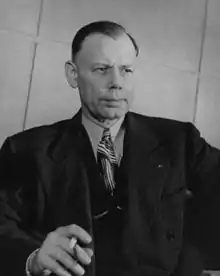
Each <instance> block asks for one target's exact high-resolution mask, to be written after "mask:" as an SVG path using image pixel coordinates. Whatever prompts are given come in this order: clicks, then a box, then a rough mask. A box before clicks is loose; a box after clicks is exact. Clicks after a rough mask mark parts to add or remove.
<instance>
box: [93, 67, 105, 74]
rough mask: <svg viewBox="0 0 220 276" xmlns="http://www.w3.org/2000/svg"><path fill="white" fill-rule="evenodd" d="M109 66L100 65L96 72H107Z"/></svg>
mask: <svg viewBox="0 0 220 276" xmlns="http://www.w3.org/2000/svg"><path fill="white" fill-rule="evenodd" d="M107 69H108V68H106V67H98V68H95V69H94V71H95V72H99V73H105V72H106V71H107Z"/></svg>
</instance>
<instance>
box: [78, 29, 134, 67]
mask: <svg viewBox="0 0 220 276" xmlns="http://www.w3.org/2000/svg"><path fill="white" fill-rule="evenodd" d="M135 60H136V52H135V48H134V45H133V43H132V41H131V39H130V38H129V37H128V36H127V35H126V34H121V35H118V36H117V37H110V36H107V35H103V34H93V35H90V36H88V37H87V38H86V39H85V40H84V42H83V45H82V48H81V50H80V52H79V53H78V56H77V60H76V61H77V64H78V65H79V66H80V65H85V64H92V63H107V64H121V65H122V64H123V65H126V64H130V65H132V64H133V63H134V61H135Z"/></svg>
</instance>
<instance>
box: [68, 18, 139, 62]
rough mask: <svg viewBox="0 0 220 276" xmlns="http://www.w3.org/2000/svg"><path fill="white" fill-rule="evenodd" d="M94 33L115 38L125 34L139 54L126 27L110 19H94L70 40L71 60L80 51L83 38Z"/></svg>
mask: <svg viewBox="0 0 220 276" xmlns="http://www.w3.org/2000/svg"><path fill="white" fill-rule="evenodd" d="M95 34H100V35H104V36H107V37H111V38H113V39H117V38H118V37H120V36H122V35H126V36H127V37H128V38H129V39H130V40H131V42H132V44H133V47H134V50H135V53H136V56H138V54H139V47H138V45H137V43H136V41H135V39H134V38H133V37H132V36H131V35H130V34H129V33H128V32H127V31H126V29H125V28H124V27H123V26H122V25H120V24H118V23H115V22H111V21H96V22H92V23H90V24H88V25H85V26H83V27H82V28H81V29H79V30H78V32H77V33H76V35H75V37H74V38H73V41H72V61H74V60H75V59H76V57H77V55H78V53H79V52H80V51H81V49H82V46H83V44H84V42H85V40H86V39H87V38H88V37H90V36H92V35H95Z"/></svg>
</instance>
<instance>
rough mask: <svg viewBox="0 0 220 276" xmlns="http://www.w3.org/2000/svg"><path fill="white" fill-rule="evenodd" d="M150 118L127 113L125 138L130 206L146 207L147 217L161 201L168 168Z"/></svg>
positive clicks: (162, 145) (162, 147)
mask: <svg viewBox="0 0 220 276" xmlns="http://www.w3.org/2000/svg"><path fill="white" fill-rule="evenodd" d="M152 120H153V119H151V118H146V117H145V118H143V117H141V116H140V115H137V114H134V113H128V115H127V117H126V121H125V124H126V134H125V141H124V156H125V163H126V166H125V167H126V168H127V172H128V194H129V201H130V202H129V205H130V206H132V208H134V206H136V208H138V209H139V208H140V207H141V205H143V206H145V208H144V209H146V207H148V210H147V213H148V215H149V218H151V217H152V215H153V213H154V211H155V208H156V205H157V203H158V201H159V200H160V197H161V194H162V191H163V183H164V180H165V178H166V176H167V171H168V170H167V169H168V167H169V158H168V154H167V152H166V147H165V145H164V144H163V143H162V142H161V141H160V140H159V137H158V135H157V134H156V133H155V131H154V130H153V128H152V127H151V122H152ZM130 203H132V204H130ZM143 206H142V207H143Z"/></svg>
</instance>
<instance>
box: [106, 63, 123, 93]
mask: <svg viewBox="0 0 220 276" xmlns="http://www.w3.org/2000/svg"><path fill="white" fill-rule="evenodd" d="M122 86H123V77H122V76H121V74H120V71H119V70H118V69H116V68H113V69H112V73H111V79H110V82H109V88H110V89H122Z"/></svg>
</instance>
